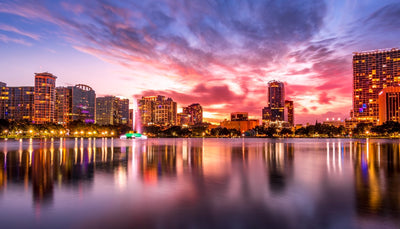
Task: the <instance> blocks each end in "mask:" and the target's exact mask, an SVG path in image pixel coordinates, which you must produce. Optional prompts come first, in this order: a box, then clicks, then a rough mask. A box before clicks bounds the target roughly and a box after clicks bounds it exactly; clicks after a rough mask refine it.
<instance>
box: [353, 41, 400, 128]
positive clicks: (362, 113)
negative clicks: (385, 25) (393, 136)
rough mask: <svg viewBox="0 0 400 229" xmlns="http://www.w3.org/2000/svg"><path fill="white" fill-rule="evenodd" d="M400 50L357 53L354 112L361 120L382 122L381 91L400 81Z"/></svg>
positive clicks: (357, 118)
mask: <svg viewBox="0 0 400 229" xmlns="http://www.w3.org/2000/svg"><path fill="white" fill-rule="evenodd" d="M399 69H400V50H399V49H390V50H376V51H366V52H355V53H353V115H354V119H356V120H357V121H358V122H371V123H375V124H376V123H378V119H379V105H378V95H379V93H380V92H381V91H382V90H383V89H385V88H387V87H390V86H398V85H399V83H400V71H399Z"/></svg>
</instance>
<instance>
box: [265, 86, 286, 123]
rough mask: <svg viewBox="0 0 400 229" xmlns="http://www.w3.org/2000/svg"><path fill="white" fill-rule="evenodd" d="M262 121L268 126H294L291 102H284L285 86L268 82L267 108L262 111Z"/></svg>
mask: <svg viewBox="0 0 400 229" xmlns="http://www.w3.org/2000/svg"><path fill="white" fill-rule="evenodd" d="M262 120H263V122H265V123H266V124H268V125H270V124H275V125H277V126H280V127H290V126H291V127H293V126H294V106H293V101H289V100H285V85H284V84H283V83H282V82H279V81H276V80H272V81H270V82H268V106H267V107H264V108H263V109H262Z"/></svg>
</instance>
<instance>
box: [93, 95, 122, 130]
mask: <svg viewBox="0 0 400 229" xmlns="http://www.w3.org/2000/svg"><path fill="white" fill-rule="evenodd" d="M96 123H97V124H99V125H117V124H123V125H129V99H127V98H123V97H117V96H105V97H97V98H96Z"/></svg>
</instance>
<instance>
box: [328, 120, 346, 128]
mask: <svg viewBox="0 0 400 229" xmlns="http://www.w3.org/2000/svg"><path fill="white" fill-rule="evenodd" d="M322 124H324V125H329V126H334V127H340V126H345V125H346V123H345V122H344V121H343V120H340V118H338V119H336V120H335V119H334V118H332V119H327V120H326V121H323V122H322Z"/></svg>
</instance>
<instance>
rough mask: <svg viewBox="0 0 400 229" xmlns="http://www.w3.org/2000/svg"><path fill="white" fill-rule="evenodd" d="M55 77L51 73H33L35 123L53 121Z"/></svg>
mask: <svg viewBox="0 0 400 229" xmlns="http://www.w3.org/2000/svg"><path fill="white" fill-rule="evenodd" d="M56 79H57V77H56V76H54V75H53V74H51V73H48V72H43V73H35V89H34V90H35V97H34V118H33V121H34V123H36V124H43V123H48V122H54V120H55V112H54V110H55V94H56V93H55V88H56Z"/></svg>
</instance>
